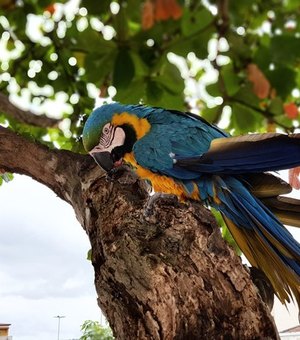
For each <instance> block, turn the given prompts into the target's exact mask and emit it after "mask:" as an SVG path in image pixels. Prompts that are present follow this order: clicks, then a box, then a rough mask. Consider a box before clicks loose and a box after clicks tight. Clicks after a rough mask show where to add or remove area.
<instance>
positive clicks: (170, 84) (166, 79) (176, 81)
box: [157, 61, 184, 96]
mask: <svg viewBox="0 0 300 340" xmlns="http://www.w3.org/2000/svg"><path fill="white" fill-rule="evenodd" d="M157 82H158V83H160V84H161V85H162V87H163V88H164V89H165V90H166V91H168V92H170V94H173V95H180V96H181V95H182V93H183V91H184V80H183V79H182V77H181V75H180V71H179V69H178V68H177V67H176V66H175V65H173V64H171V63H169V62H168V61H167V62H165V63H164V64H163V66H162V67H161V69H160V71H159V76H158V77H157Z"/></svg>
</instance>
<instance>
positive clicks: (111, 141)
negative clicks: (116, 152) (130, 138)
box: [89, 123, 126, 155]
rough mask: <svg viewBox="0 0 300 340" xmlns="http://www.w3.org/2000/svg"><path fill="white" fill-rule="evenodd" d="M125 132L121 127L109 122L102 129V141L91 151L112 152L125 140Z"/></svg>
mask: <svg viewBox="0 0 300 340" xmlns="http://www.w3.org/2000/svg"><path fill="white" fill-rule="evenodd" d="M125 137H126V136H125V132H124V130H123V129H122V128H120V127H114V126H112V125H111V124H109V123H107V124H105V125H104V127H103V129H102V134H101V137H100V142H99V144H98V145H96V146H95V147H94V148H93V149H92V150H91V151H90V152H89V153H90V154H91V155H92V154H93V153H97V152H104V151H107V152H111V151H112V150H113V149H114V148H115V147H117V146H121V145H123V144H124V142H125Z"/></svg>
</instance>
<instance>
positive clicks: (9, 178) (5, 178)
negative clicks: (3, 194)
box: [0, 172, 14, 185]
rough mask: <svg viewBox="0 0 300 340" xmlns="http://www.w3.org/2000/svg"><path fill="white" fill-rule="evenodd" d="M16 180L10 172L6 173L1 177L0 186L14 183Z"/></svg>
mask: <svg viewBox="0 0 300 340" xmlns="http://www.w3.org/2000/svg"><path fill="white" fill-rule="evenodd" d="M13 178H14V175H13V174H11V173H9V172H5V173H4V174H1V175H0V185H1V184H2V183H3V181H4V182H6V183H8V182H10V181H12V180H13Z"/></svg>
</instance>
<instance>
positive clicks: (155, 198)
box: [144, 192, 178, 217]
mask: <svg viewBox="0 0 300 340" xmlns="http://www.w3.org/2000/svg"><path fill="white" fill-rule="evenodd" d="M162 202H163V203H166V204H168V205H175V204H178V197H177V196H176V195H170V194H164V193H161V192H156V193H155V194H153V195H152V196H150V197H149V199H148V202H147V203H146V207H145V210H144V216H145V217H150V216H152V215H153V213H154V205H155V204H157V205H160V203H162Z"/></svg>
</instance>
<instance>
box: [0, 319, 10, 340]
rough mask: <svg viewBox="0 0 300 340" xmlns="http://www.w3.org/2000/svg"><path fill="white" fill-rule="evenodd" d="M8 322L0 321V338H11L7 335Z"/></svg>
mask: <svg viewBox="0 0 300 340" xmlns="http://www.w3.org/2000/svg"><path fill="white" fill-rule="evenodd" d="M9 326H10V323H0V340H12V336H9V335H8V332H9Z"/></svg>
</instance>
